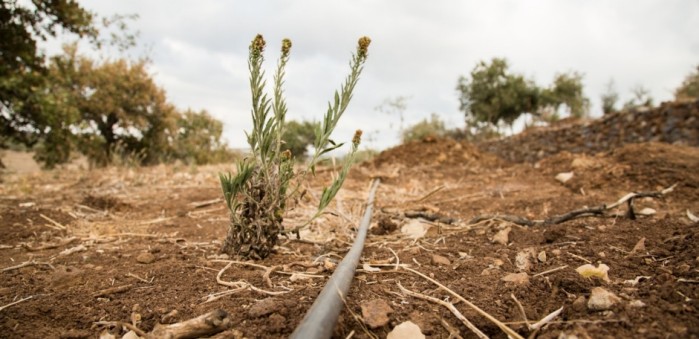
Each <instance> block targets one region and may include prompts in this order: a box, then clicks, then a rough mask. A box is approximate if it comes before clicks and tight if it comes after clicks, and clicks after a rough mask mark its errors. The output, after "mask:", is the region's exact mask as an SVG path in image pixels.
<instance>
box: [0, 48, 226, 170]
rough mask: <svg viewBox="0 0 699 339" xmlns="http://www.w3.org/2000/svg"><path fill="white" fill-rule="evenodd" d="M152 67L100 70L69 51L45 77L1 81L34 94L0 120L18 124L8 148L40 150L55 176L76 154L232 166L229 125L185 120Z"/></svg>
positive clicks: (101, 65)
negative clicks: (225, 131) (225, 136)
mask: <svg viewBox="0 0 699 339" xmlns="http://www.w3.org/2000/svg"><path fill="white" fill-rule="evenodd" d="M147 66H148V64H147V62H146V61H145V60H138V61H128V60H125V59H116V60H107V61H104V62H96V61H94V60H92V59H90V58H87V57H85V56H82V55H80V54H78V51H77V48H76V46H75V45H68V46H66V47H65V48H64V53H63V54H61V55H58V56H55V57H52V58H51V59H50V62H49V64H48V66H47V67H46V70H45V71H44V72H43V73H42V74H39V73H36V72H34V73H28V74H27V75H26V76H24V77H19V78H11V79H2V80H0V82H8V83H12V82H24V83H25V84H18V83H15V85H16V86H17V88H19V89H22V88H24V89H26V88H31V93H33V94H31V95H28V96H27V98H26V99H24V100H18V101H16V102H15V103H14V104H13V106H12V109H11V110H10V109H7V110H3V112H2V114H0V117H4V118H10V119H11V121H12V123H10V124H7V125H3V134H2V135H3V137H2V140H0V141H2V142H4V143H5V144H8V143H21V144H25V145H35V150H36V158H37V160H38V161H40V162H42V163H43V164H44V165H45V166H46V167H49V168H50V167H53V166H55V165H56V164H59V163H62V162H65V161H67V160H69V159H70V155H71V153H72V152H75V151H79V152H81V153H83V154H85V155H86V156H87V157H88V159H89V160H90V162H91V163H92V164H93V165H97V166H104V165H109V164H116V165H119V164H122V165H128V166H134V165H139V164H154V163H160V162H165V161H171V160H176V159H181V160H184V161H185V162H188V163H196V164H204V163H209V162H221V161H227V160H231V159H232V155H233V153H232V152H231V151H229V150H228V149H227V148H226V147H225V145H224V144H223V143H222V141H221V133H222V124H221V123H220V122H219V121H216V120H215V119H213V118H212V117H211V116H209V115H208V114H207V113H206V112H201V113H195V112H192V111H185V112H183V113H180V112H178V111H177V110H176V108H175V107H174V106H173V105H172V104H170V103H168V102H167V98H166V96H165V91H164V90H163V89H162V88H160V87H159V86H157V85H156V84H155V82H154V81H153V79H152V77H151V75H150V74H149V73H148V72H147ZM34 75H37V76H36V77H34ZM27 82H28V83H30V84H26V83H27Z"/></svg>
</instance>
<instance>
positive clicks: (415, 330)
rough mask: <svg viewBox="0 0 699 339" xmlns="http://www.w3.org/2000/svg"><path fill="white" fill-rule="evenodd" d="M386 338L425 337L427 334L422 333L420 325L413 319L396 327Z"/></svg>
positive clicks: (422, 338) (412, 338) (416, 338)
mask: <svg viewBox="0 0 699 339" xmlns="http://www.w3.org/2000/svg"><path fill="white" fill-rule="evenodd" d="M386 339H425V335H424V334H422V331H421V330H420V326H417V325H415V323H414V322H412V321H405V322H402V323H400V324H398V326H396V327H394V328H393V330H392V331H391V332H389V333H388V335H387V336H386Z"/></svg>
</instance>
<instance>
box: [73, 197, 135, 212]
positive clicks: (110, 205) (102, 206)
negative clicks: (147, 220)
mask: <svg viewBox="0 0 699 339" xmlns="http://www.w3.org/2000/svg"><path fill="white" fill-rule="evenodd" d="M82 204H83V205H86V206H89V207H92V208H95V209H98V210H114V211H120V210H124V209H126V208H128V207H129V204H127V203H124V202H122V201H121V200H120V199H119V198H117V197H112V196H107V195H93V194H87V195H86V196H85V198H83V200H82Z"/></svg>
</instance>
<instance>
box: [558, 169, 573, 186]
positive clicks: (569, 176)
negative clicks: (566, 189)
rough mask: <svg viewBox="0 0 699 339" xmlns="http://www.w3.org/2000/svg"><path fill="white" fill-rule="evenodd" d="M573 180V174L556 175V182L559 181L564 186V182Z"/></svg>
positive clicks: (562, 173)
mask: <svg viewBox="0 0 699 339" xmlns="http://www.w3.org/2000/svg"><path fill="white" fill-rule="evenodd" d="M572 178H573V172H561V173H558V174H557V175H556V180H558V181H560V182H561V183H563V184H565V183H566V181H568V180H570V179H572Z"/></svg>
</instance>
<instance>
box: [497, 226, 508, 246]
mask: <svg viewBox="0 0 699 339" xmlns="http://www.w3.org/2000/svg"><path fill="white" fill-rule="evenodd" d="M510 231H512V228H510V227H508V228H505V229H503V230H500V231H499V232H498V233H496V234H495V235H494V236H493V242H494V243H496V244H501V245H507V243H508V242H509V238H510Z"/></svg>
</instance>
